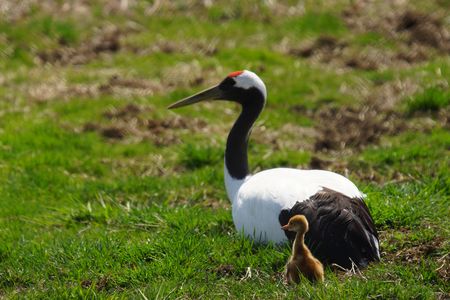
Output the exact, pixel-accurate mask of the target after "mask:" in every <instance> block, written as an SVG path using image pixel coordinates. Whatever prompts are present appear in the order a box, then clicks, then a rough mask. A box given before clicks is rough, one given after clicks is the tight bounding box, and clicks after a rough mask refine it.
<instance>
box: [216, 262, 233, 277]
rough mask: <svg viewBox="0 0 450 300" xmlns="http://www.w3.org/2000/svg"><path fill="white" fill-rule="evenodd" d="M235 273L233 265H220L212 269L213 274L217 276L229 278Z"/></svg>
mask: <svg viewBox="0 0 450 300" xmlns="http://www.w3.org/2000/svg"><path fill="white" fill-rule="evenodd" d="M234 272H235V268H234V266H233V265H220V266H218V267H217V268H215V269H214V273H216V274H217V275H219V276H222V277H224V276H230V275H233V273H234Z"/></svg>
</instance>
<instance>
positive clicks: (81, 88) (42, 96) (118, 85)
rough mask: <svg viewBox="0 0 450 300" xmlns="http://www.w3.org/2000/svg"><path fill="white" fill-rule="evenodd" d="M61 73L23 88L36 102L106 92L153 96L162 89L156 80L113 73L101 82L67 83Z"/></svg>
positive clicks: (84, 96) (94, 96)
mask: <svg viewBox="0 0 450 300" xmlns="http://www.w3.org/2000/svg"><path fill="white" fill-rule="evenodd" d="M62 76H63V75H62V74H59V75H58V76H54V77H52V78H50V79H49V80H47V81H46V82H43V83H39V84H27V85H26V87H25V89H26V93H27V95H28V97H29V98H30V99H32V100H34V101H37V102H45V101H49V100H53V99H60V100H70V99H73V98H80V97H83V98H96V97H98V96H100V95H104V94H108V95H114V96H116V97H120V98H131V97H135V96H141V97H143V96H153V95H155V94H157V93H159V92H162V91H163V90H164V88H163V86H162V84H161V83H160V82H159V81H157V80H147V79H141V78H125V77H121V76H119V75H113V76H111V77H110V78H109V79H107V81H106V82H105V83H102V84H69V83H67V82H66V80H65V79H64V78H61V77H62Z"/></svg>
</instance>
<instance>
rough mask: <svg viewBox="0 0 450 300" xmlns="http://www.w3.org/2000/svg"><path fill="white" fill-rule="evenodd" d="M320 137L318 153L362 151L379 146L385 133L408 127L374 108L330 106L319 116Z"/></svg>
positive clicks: (316, 146)
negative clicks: (348, 150)
mask: <svg viewBox="0 0 450 300" xmlns="http://www.w3.org/2000/svg"><path fill="white" fill-rule="evenodd" d="M316 117H317V118H318V119H317V120H318V124H319V125H318V129H319V132H320V134H319V137H318V139H317V141H316V143H315V145H314V148H315V150H318V151H324V150H342V149H345V148H347V147H351V148H362V147H364V146H366V145H368V144H373V143H377V142H378V140H379V139H380V137H381V136H382V135H384V134H391V135H392V134H397V133H399V132H400V131H402V130H403V129H405V125H404V124H403V122H401V120H400V119H399V118H398V115H397V114H396V113H394V112H390V113H383V112H380V111H378V110H377V109H376V108H375V107H373V106H363V107H360V108H353V107H345V106H344V107H340V108H335V107H328V108H324V109H321V110H320V111H318V113H317V114H316Z"/></svg>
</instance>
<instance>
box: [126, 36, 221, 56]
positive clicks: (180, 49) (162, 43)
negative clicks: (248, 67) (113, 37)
mask: <svg viewBox="0 0 450 300" xmlns="http://www.w3.org/2000/svg"><path fill="white" fill-rule="evenodd" d="M124 46H125V47H126V48H127V49H128V50H130V51H131V52H133V53H135V54H137V55H150V54H152V53H166V54H174V53H185V54H190V53H195V54H196V55H205V56H213V55H215V54H217V52H218V51H219V47H218V40H214V39H213V40H204V39H199V40H191V41H190V40H186V41H182V42H180V41H174V40H168V39H158V40H157V41H156V42H154V43H153V44H152V45H151V46H150V47H140V46H134V45H124Z"/></svg>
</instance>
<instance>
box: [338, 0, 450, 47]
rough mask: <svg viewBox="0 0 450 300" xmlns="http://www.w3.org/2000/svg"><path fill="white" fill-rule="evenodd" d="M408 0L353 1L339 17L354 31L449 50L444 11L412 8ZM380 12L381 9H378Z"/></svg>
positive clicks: (408, 43) (449, 42)
mask: <svg viewBox="0 0 450 300" xmlns="http://www.w3.org/2000/svg"><path fill="white" fill-rule="evenodd" d="M408 5H409V3H408V1H363V0H360V1H355V2H353V4H352V5H350V6H348V8H346V9H345V10H344V11H343V13H342V17H343V19H344V22H345V23H346V24H347V26H348V27H349V28H350V29H352V30H353V31H355V32H358V33H363V32H378V33H381V34H384V35H386V36H388V37H390V38H392V39H395V40H396V41H398V42H401V43H403V44H405V46H411V45H413V44H415V45H419V46H424V47H431V48H434V49H437V50H438V51H441V52H443V53H447V54H448V53H449V51H450V32H449V30H448V28H447V27H446V26H445V25H444V23H445V22H444V21H443V20H444V18H445V17H446V16H445V14H443V13H442V12H441V13H438V12H436V13H433V14H426V13H423V12H417V11H413V10H411V9H410V8H409V7H408ZM380 12H381V13H380Z"/></svg>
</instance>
